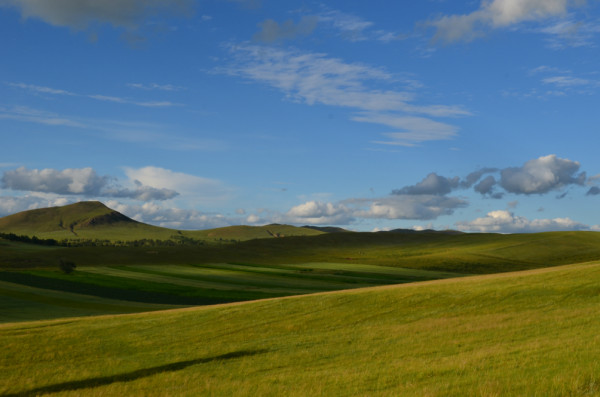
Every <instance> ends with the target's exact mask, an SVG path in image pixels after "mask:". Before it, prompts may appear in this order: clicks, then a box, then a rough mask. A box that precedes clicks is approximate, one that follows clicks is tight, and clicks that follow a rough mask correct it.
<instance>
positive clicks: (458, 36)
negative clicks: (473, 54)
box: [429, 0, 583, 42]
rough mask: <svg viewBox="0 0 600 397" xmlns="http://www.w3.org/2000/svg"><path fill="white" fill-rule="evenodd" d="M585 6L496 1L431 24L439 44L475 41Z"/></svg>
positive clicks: (570, 0)
mask: <svg viewBox="0 0 600 397" xmlns="http://www.w3.org/2000/svg"><path fill="white" fill-rule="evenodd" d="M581 3H583V1H577V0H492V1H482V2H481V5H480V8H479V9H478V10H476V11H473V12H472V13H470V14H463V15H446V16H443V17H441V18H439V19H437V20H434V21H430V22H429V25H431V26H433V27H435V28H436V30H437V31H436V33H435V36H434V39H435V40H441V41H445V42H454V41H460V40H463V41H471V40H473V39H475V38H478V37H481V36H483V35H484V34H485V33H486V32H487V31H488V30H491V29H497V28H505V27H508V26H511V25H515V24H519V23H521V22H526V21H540V20H545V19H548V18H555V17H561V16H566V15H567V11H568V9H569V8H571V7H573V6H576V5H578V4H581Z"/></svg>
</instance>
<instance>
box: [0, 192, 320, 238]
mask: <svg viewBox="0 0 600 397" xmlns="http://www.w3.org/2000/svg"><path fill="white" fill-rule="evenodd" d="M0 233H14V234H17V235H25V236H30V237H32V236H36V237H38V238H43V239H57V240H62V239H90V240H94V239H99V240H110V241H117V240H120V241H134V240H143V239H155V240H170V239H173V238H175V239H180V238H182V237H185V238H191V239H195V240H206V241H215V240H216V241H218V240H237V241H243V240H254V239H261V238H282V237H287V236H314V235H319V234H323V233H324V232H323V231H319V230H313V229H309V228H302V227H295V226H290V225H280V224H271V225H266V226H228V227H222V228H217V229H209V230H195V231H192V230H183V231H180V230H174V229H168V228H164V227H158V226H153V225H148V224H146V223H142V222H138V221H135V220H133V219H131V218H129V217H127V216H125V215H123V214H121V213H120V212H118V211H115V210H113V209H111V208H109V207H107V206H106V205H104V204H102V203H101V202H99V201H85V202H79V203H75V204H70V205H66V206H62V207H50V208H41V209H35V210H29V211H23V212H19V213H17V214H13V215H9V216H6V217H4V218H0Z"/></svg>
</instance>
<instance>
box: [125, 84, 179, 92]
mask: <svg viewBox="0 0 600 397" xmlns="http://www.w3.org/2000/svg"><path fill="white" fill-rule="evenodd" d="M127 87H131V88H137V89H140V90H146V91H154V90H157V91H184V90H186V88H185V87H180V86H177V85H173V84H156V83H149V84H142V83H128V84H127Z"/></svg>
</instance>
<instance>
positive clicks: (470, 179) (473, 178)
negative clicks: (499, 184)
mask: <svg viewBox="0 0 600 397" xmlns="http://www.w3.org/2000/svg"><path fill="white" fill-rule="evenodd" d="M496 171H498V169H497V168H489V167H486V168H481V169H479V170H477V171H473V172H471V173H470V174H469V175H467V176H466V177H465V178H464V179H463V180H462V181H461V182H460V186H461V187H463V188H466V189H468V188H470V187H471V186H473V185H474V184H475V183H477V181H479V180H480V179H481V177H482V176H484V175H486V174H491V173H493V172H496Z"/></svg>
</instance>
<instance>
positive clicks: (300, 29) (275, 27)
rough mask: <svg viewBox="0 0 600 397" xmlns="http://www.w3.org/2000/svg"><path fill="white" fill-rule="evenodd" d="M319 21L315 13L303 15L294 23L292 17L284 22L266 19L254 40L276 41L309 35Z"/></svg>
mask: <svg viewBox="0 0 600 397" xmlns="http://www.w3.org/2000/svg"><path fill="white" fill-rule="evenodd" d="M318 21H319V18H318V17H316V16H314V15H308V16H304V17H302V18H301V19H300V21H298V23H297V24H294V21H292V20H291V19H290V20H287V21H285V22H283V23H282V24H279V23H277V22H276V21H274V20H272V19H266V20H264V21H263V22H261V23H260V24H259V25H258V26H260V31H259V32H258V33H256V34H255V35H254V40H258V41H265V42H274V41H280V40H287V39H293V38H295V37H297V36H307V35H309V34H311V33H312V32H313V31H314V30H315V29H316V27H317V23H318Z"/></svg>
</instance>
